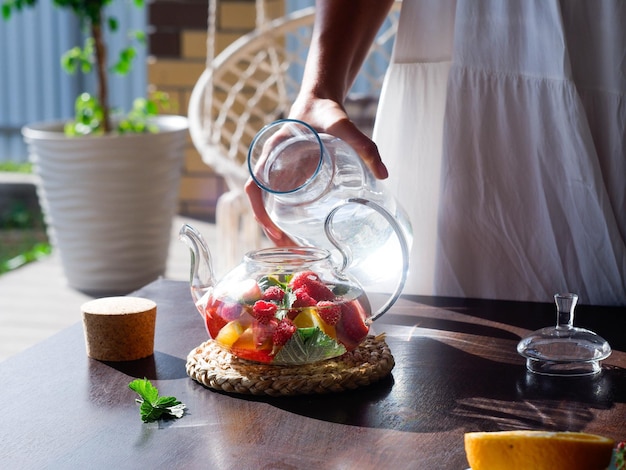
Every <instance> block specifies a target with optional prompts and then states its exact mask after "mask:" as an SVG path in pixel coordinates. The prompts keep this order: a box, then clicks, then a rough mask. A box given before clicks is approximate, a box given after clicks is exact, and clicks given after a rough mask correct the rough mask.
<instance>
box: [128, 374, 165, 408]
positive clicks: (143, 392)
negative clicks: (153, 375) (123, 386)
mask: <svg viewBox="0 0 626 470" xmlns="http://www.w3.org/2000/svg"><path fill="white" fill-rule="evenodd" d="M128 386H129V387H130V389H131V390H134V391H135V392H137V394H139V396H140V397H141V398H143V399H144V401H147V402H149V403H154V402H156V401H157V399H158V398H159V391H158V390H157V388H156V387H155V386H154V385H152V384H151V383H150V381H149V380H147V379H143V380H142V379H136V380H133V381H132V382H131V383H129V384H128Z"/></svg>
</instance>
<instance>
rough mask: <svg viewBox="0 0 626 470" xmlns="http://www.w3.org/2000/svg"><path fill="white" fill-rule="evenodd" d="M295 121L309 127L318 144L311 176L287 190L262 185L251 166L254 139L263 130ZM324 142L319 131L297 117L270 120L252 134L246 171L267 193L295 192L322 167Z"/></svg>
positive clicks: (308, 181) (306, 183) (257, 137)
mask: <svg viewBox="0 0 626 470" xmlns="http://www.w3.org/2000/svg"><path fill="white" fill-rule="evenodd" d="M290 122H291V123H296V124H301V125H302V126H304V127H306V128H307V129H309V130H310V131H311V132H312V133H313V135H314V136H315V139H316V140H317V143H318V144H319V147H320V154H319V161H318V162H317V167H316V168H315V171H314V172H313V173H312V174H311V176H310V177H309V178H308V179H307V180H306V181H305V182H304V183H302V184H301V185H300V186H298V187H296V188H293V189H290V190H288V191H277V190H275V189H272V188H269V187H267V186H266V185H264V184H263V183H262V182H261V181H259V180H258V179H257V177H256V175H255V172H254V170H253V168H252V149H253V148H254V145H255V144H256V141H257V140H258V139H259V138H260V136H261V135H262V134H263V132H265V131H266V130H267V129H269V128H271V127H274V126H277V125H279V124H284V123H290ZM324 151H325V150H324V143H323V142H322V139H321V137H320V135H319V132H317V131H316V130H315V129H314V128H313V127H312V126H311V125H310V124H308V123H306V122H304V121H301V120H299V119H291V118H282V119H278V120H276V121H272V122H270V123H269V124H266V125H265V126H263V127H262V128H261V130H259V132H257V133H256V135H255V136H254V138H253V139H252V142H251V143H250V147H248V158H247V160H248V161H247V163H248V173H249V174H250V177H251V178H252V179H253V180H254V182H255V183H256V184H257V186H259V188H261V189H263V190H265V191H267V192H268V193H272V194H291V193H295V192H296V191H300V190H301V189H302V188H304V187H306V185H308V184H309V183H310V182H311V181H312V180H313V179H314V178H315V177H316V176H317V174H318V173H319V172H320V169H321V168H322V164H323V162H324Z"/></svg>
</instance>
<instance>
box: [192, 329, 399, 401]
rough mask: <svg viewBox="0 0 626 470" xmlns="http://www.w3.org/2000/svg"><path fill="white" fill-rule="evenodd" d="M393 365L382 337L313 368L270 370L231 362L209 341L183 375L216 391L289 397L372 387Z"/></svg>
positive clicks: (197, 350) (196, 351)
mask: <svg viewBox="0 0 626 470" xmlns="http://www.w3.org/2000/svg"><path fill="white" fill-rule="evenodd" d="M394 365H395V362H394V359H393V356H392V355H391V351H390V350H389V346H388V345H387V343H386V342H385V339H384V336H383V335H380V336H376V337H374V336H368V337H367V338H366V339H365V341H363V343H361V345H360V346H359V347H357V348H356V349H355V350H354V351H351V352H348V353H345V354H344V355H343V356H340V357H337V358H334V359H328V360H326V361H322V362H318V363H315V364H306V365H299V366H273V365H268V364H259V363H255V362H251V361H247V360H243V359H239V358H237V357H235V356H233V355H232V354H231V353H229V352H228V351H226V350H225V349H223V348H221V347H220V346H219V345H218V344H217V343H215V341H213V340H208V341H206V342H204V343H202V344H201V345H200V346H198V347H197V348H195V349H194V350H193V351H191V352H190V353H189V355H188V356H187V367H186V368H187V374H188V375H189V377H191V378H192V379H194V380H195V381H197V382H199V383H201V384H203V385H205V386H206V387H208V388H211V389H214V390H221V391H224V392H230V393H241V394H251V395H269V396H290V395H306V394H321V393H333V392H342V391H345V390H352V389H356V388H358V387H363V386H366V385H369V384H372V383H374V382H376V381H378V380H380V379H381V378H383V377H385V376H386V375H387V374H389V373H390V372H391V369H393V367H394Z"/></svg>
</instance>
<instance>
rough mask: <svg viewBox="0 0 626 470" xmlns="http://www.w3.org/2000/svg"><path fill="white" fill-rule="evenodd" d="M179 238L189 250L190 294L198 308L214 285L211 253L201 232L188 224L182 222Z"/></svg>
mask: <svg viewBox="0 0 626 470" xmlns="http://www.w3.org/2000/svg"><path fill="white" fill-rule="evenodd" d="M178 239H179V240H181V241H182V242H183V243H185V245H187V247H189V250H190V251H191V269H190V274H189V278H190V279H189V280H190V288H191V296H192V297H193V300H194V302H195V304H196V306H197V307H198V308H200V304H201V303H202V301H203V298H204V297H205V296H206V294H207V293H208V292H209V291H211V290H212V288H213V286H214V285H215V276H214V274H213V267H212V262H211V254H210V252H209V247H208V246H207V244H206V242H205V241H204V238H203V237H202V234H201V233H200V232H198V230H196V229H195V228H193V227H192V226H191V225H189V224H184V225H183V226H182V227H181V228H180V232H179V233H178Z"/></svg>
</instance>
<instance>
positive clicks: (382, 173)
mask: <svg viewBox="0 0 626 470" xmlns="http://www.w3.org/2000/svg"><path fill="white" fill-rule="evenodd" d="M289 117H291V118H293V119H300V120H302V121H304V122H306V123H308V124H309V125H311V126H313V127H314V128H315V129H317V130H318V131H319V132H326V133H328V134H331V135H334V136H335V137H339V138H340V139H341V140H343V141H344V142H346V143H347V144H348V145H350V146H351V147H352V148H353V149H354V150H355V151H356V153H357V154H358V155H359V156H360V157H361V159H362V160H363V162H364V163H365V164H366V165H367V167H368V168H369V169H370V170H371V171H372V173H373V174H374V176H375V177H376V178H379V179H384V178H387V177H388V176H389V173H388V171H387V167H386V166H385V164H384V163H383V161H382V158H381V156H380V153H379V152H378V147H377V146H376V144H375V143H374V142H373V141H372V140H371V139H370V138H369V137H368V136H366V135H365V134H363V132H361V131H360V130H359V128H358V127H357V126H356V125H355V124H354V123H353V122H352V121H351V120H350V118H349V117H348V115H347V114H346V111H345V109H344V108H343V107H342V106H341V105H340V104H338V103H337V102H335V101H332V100H327V99H319V98H317V99H311V98H307V97H304V98H303V100H302V101H296V103H294V106H293V107H292V108H291V113H290V115H289Z"/></svg>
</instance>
